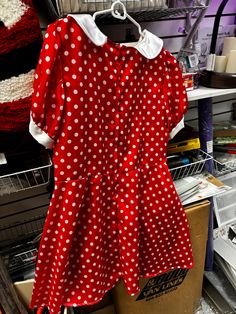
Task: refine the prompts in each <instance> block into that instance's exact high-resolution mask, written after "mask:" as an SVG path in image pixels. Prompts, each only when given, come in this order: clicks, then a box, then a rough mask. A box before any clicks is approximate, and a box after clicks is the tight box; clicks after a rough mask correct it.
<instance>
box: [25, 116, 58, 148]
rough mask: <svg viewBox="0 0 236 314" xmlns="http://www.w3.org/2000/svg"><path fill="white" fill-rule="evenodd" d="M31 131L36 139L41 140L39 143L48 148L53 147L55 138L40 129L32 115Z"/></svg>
mask: <svg viewBox="0 0 236 314" xmlns="http://www.w3.org/2000/svg"><path fill="white" fill-rule="evenodd" d="M29 132H30V134H31V135H32V136H33V137H34V138H35V139H36V141H37V142H39V144H42V145H43V146H44V147H46V148H48V149H51V148H52V147H53V144H54V141H53V139H52V138H51V137H50V136H49V135H48V134H47V133H45V132H44V131H43V130H42V129H40V127H39V126H38V125H37V124H36V123H35V122H34V121H33V119H32V116H31V117H30V125H29Z"/></svg>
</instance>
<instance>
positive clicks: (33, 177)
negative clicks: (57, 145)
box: [0, 151, 52, 196]
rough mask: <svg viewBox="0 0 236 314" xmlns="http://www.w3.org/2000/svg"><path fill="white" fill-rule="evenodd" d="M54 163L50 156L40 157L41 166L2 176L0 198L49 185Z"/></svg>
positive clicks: (0, 178)
mask: <svg viewBox="0 0 236 314" xmlns="http://www.w3.org/2000/svg"><path fill="white" fill-rule="evenodd" d="M51 166H52V161H51V159H50V156H49V154H48V153H47V152H46V151H45V153H44V154H43V155H42V156H40V166H36V167H32V168H30V169H26V170H20V171H15V172H13V173H6V174H4V175H1V176H0V196H3V195H6V194H11V193H15V192H19V191H24V190H27V189H30V188H34V187H38V186H41V185H45V184H48V183H49V179H50V171H51Z"/></svg>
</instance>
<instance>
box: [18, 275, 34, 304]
mask: <svg viewBox="0 0 236 314" xmlns="http://www.w3.org/2000/svg"><path fill="white" fill-rule="evenodd" d="M33 284H34V279H28V280H24V281H17V282H15V283H14V287H15V289H16V292H17V294H18V296H19V298H20V299H21V301H22V302H23V303H24V305H25V306H27V307H28V306H29V304H30V301H31V295H32V291H33Z"/></svg>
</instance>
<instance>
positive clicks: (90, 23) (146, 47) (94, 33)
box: [69, 14, 163, 59]
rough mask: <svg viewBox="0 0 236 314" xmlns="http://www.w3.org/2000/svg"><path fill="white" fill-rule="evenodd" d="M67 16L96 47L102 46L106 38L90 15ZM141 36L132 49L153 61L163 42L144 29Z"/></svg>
mask: <svg viewBox="0 0 236 314" xmlns="http://www.w3.org/2000/svg"><path fill="white" fill-rule="evenodd" d="M69 16H71V17H73V18H74V19H75V21H76V22H77V23H78V24H79V26H80V27H81V28H82V29H83V31H84V32H85V34H86V35H87V36H88V38H89V39H90V40H91V41H92V42H93V43H94V44H95V45H96V46H103V45H104V44H105V43H106V42H107V40H108V38H107V36H106V35H105V34H103V33H102V32H101V31H100V29H99V28H98V27H97V25H96V23H95V22H94V20H93V17H92V16H91V15H89V14H69ZM143 34H144V36H143V37H142V38H141V39H140V40H139V41H138V42H137V44H135V46H132V47H133V48H135V49H137V50H138V51H139V52H140V53H141V54H142V55H143V56H144V57H146V58H147V59H154V58H156V57H157V56H158V55H159V53H160V52H161V49H162V47H163V41H162V40H161V39H160V38H159V37H157V36H156V35H154V34H153V33H151V32H149V31H148V30H146V29H145V30H143Z"/></svg>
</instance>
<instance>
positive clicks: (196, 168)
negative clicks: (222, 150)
mask: <svg viewBox="0 0 236 314" xmlns="http://www.w3.org/2000/svg"><path fill="white" fill-rule="evenodd" d="M197 156H198V160H196V161H194V162H192V163H190V164H189V165H185V166H180V167H176V168H172V169H170V173H171V176H172V179H173V180H178V179H182V178H184V177H188V176H193V175H195V174H199V173H201V172H203V170H204V166H205V163H206V161H208V160H212V158H213V157H212V156H211V155H209V154H207V153H205V152H204V151H202V150H200V149H199V150H198V154H197Z"/></svg>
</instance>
